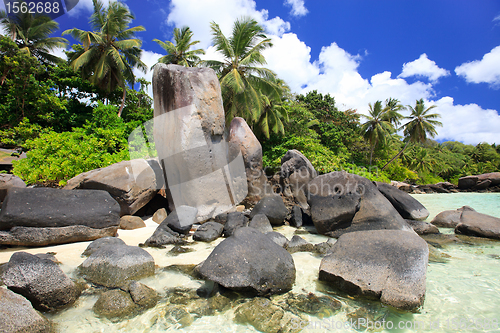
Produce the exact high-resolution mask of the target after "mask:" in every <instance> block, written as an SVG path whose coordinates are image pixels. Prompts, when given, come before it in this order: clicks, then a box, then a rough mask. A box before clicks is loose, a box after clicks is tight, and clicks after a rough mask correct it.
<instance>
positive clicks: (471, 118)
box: [429, 97, 500, 145]
mask: <svg viewBox="0 0 500 333" xmlns="http://www.w3.org/2000/svg"><path fill="white" fill-rule="evenodd" d="M433 104H435V105H436V106H437V107H436V108H435V109H434V110H436V112H437V113H439V114H440V115H441V117H442V118H441V119H440V121H441V122H442V123H443V127H439V128H438V136H437V137H436V138H437V139H441V140H455V141H462V142H463V143H465V144H474V145H475V144H478V143H479V142H488V143H497V144H498V143H500V136H499V129H500V115H498V113H497V111H496V110H491V109H487V110H484V109H483V108H481V107H480V106H479V105H477V104H467V105H454V104H453V98H452V97H443V98H441V99H440V100H438V101H435V102H433ZM429 105H430V104H429Z"/></svg>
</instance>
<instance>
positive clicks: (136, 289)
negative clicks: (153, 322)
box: [121, 281, 160, 309]
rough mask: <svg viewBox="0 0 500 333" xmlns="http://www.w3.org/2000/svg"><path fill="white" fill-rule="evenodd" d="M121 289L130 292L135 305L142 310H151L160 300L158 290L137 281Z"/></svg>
mask: <svg viewBox="0 0 500 333" xmlns="http://www.w3.org/2000/svg"><path fill="white" fill-rule="evenodd" d="M121 289H122V290H123V291H125V292H128V293H129V294H130V296H131V297H132V300H133V301H134V303H135V304H137V305H138V306H139V307H140V308H141V309H150V308H152V307H154V306H155V305H156V304H157V303H158V300H159V298H160V297H159V295H158V293H157V292H156V290H154V289H153V288H150V287H148V286H146V285H145V284H142V283H140V282H137V281H131V282H129V283H127V284H126V285H125V286H122V287H121Z"/></svg>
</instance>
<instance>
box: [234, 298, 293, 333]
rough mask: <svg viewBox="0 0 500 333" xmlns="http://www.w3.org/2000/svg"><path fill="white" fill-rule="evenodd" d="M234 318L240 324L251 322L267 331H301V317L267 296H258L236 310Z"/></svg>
mask: <svg viewBox="0 0 500 333" xmlns="http://www.w3.org/2000/svg"><path fill="white" fill-rule="evenodd" d="M234 313H235V317H234V320H235V322H237V323H240V324H250V325H252V326H253V327H255V329H257V330H258V331H261V332H265V333H278V332H283V333H285V332H299V331H300V330H301V329H300V328H299V327H300V325H297V324H299V323H300V322H301V318H300V317H297V316H295V315H293V314H291V313H289V312H285V311H284V310H283V309H282V308H281V307H279V306H278V305H276V304H273V303H272V302H271V301H270V300H268V299H267V298H261V297H257V298H254V299H252V300H250V301H248V302H246V303H244V304H242V305H240V306H239V307H237V308H236V310H235V311H234Z"/></svg>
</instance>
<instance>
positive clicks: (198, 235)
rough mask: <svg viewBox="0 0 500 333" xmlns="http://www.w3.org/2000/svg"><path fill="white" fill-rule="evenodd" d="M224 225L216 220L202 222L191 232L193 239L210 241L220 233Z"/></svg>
mask: <svg viewBox="0 0 500 333" xmlns="http://www.w3.org/2000/svg"><path fill="white" fill-rule="evenodd" d="M223 230H224V226H223V225H222V224H220V223H217V222H206V223H203V224H202V225H201V226H200V227H199V228H198V229H196V231H195V232H194V234H193V240H195V241H201V242H211V241H214V240H216V239H217V238H219V237H220V236H221V235H222V231H223Z"/></svg>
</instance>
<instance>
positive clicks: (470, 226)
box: [455, 210, 500, 239]
mask: <svg viewBox="0 0 500 333" xmlns="http://www.w3.org/2000/svg"><path fill="white" fill-rule="evenodd" d="M455 233H457V234H463V235H469V236H477V237H486V238H493V239H500V218H498V217H494V216H490V215H486V214H481V213H478V212H476V211H469V210H466V211H464V212H462V215H461V216H460V223H459V224H457V226H456V227H455Z"/></svg>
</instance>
